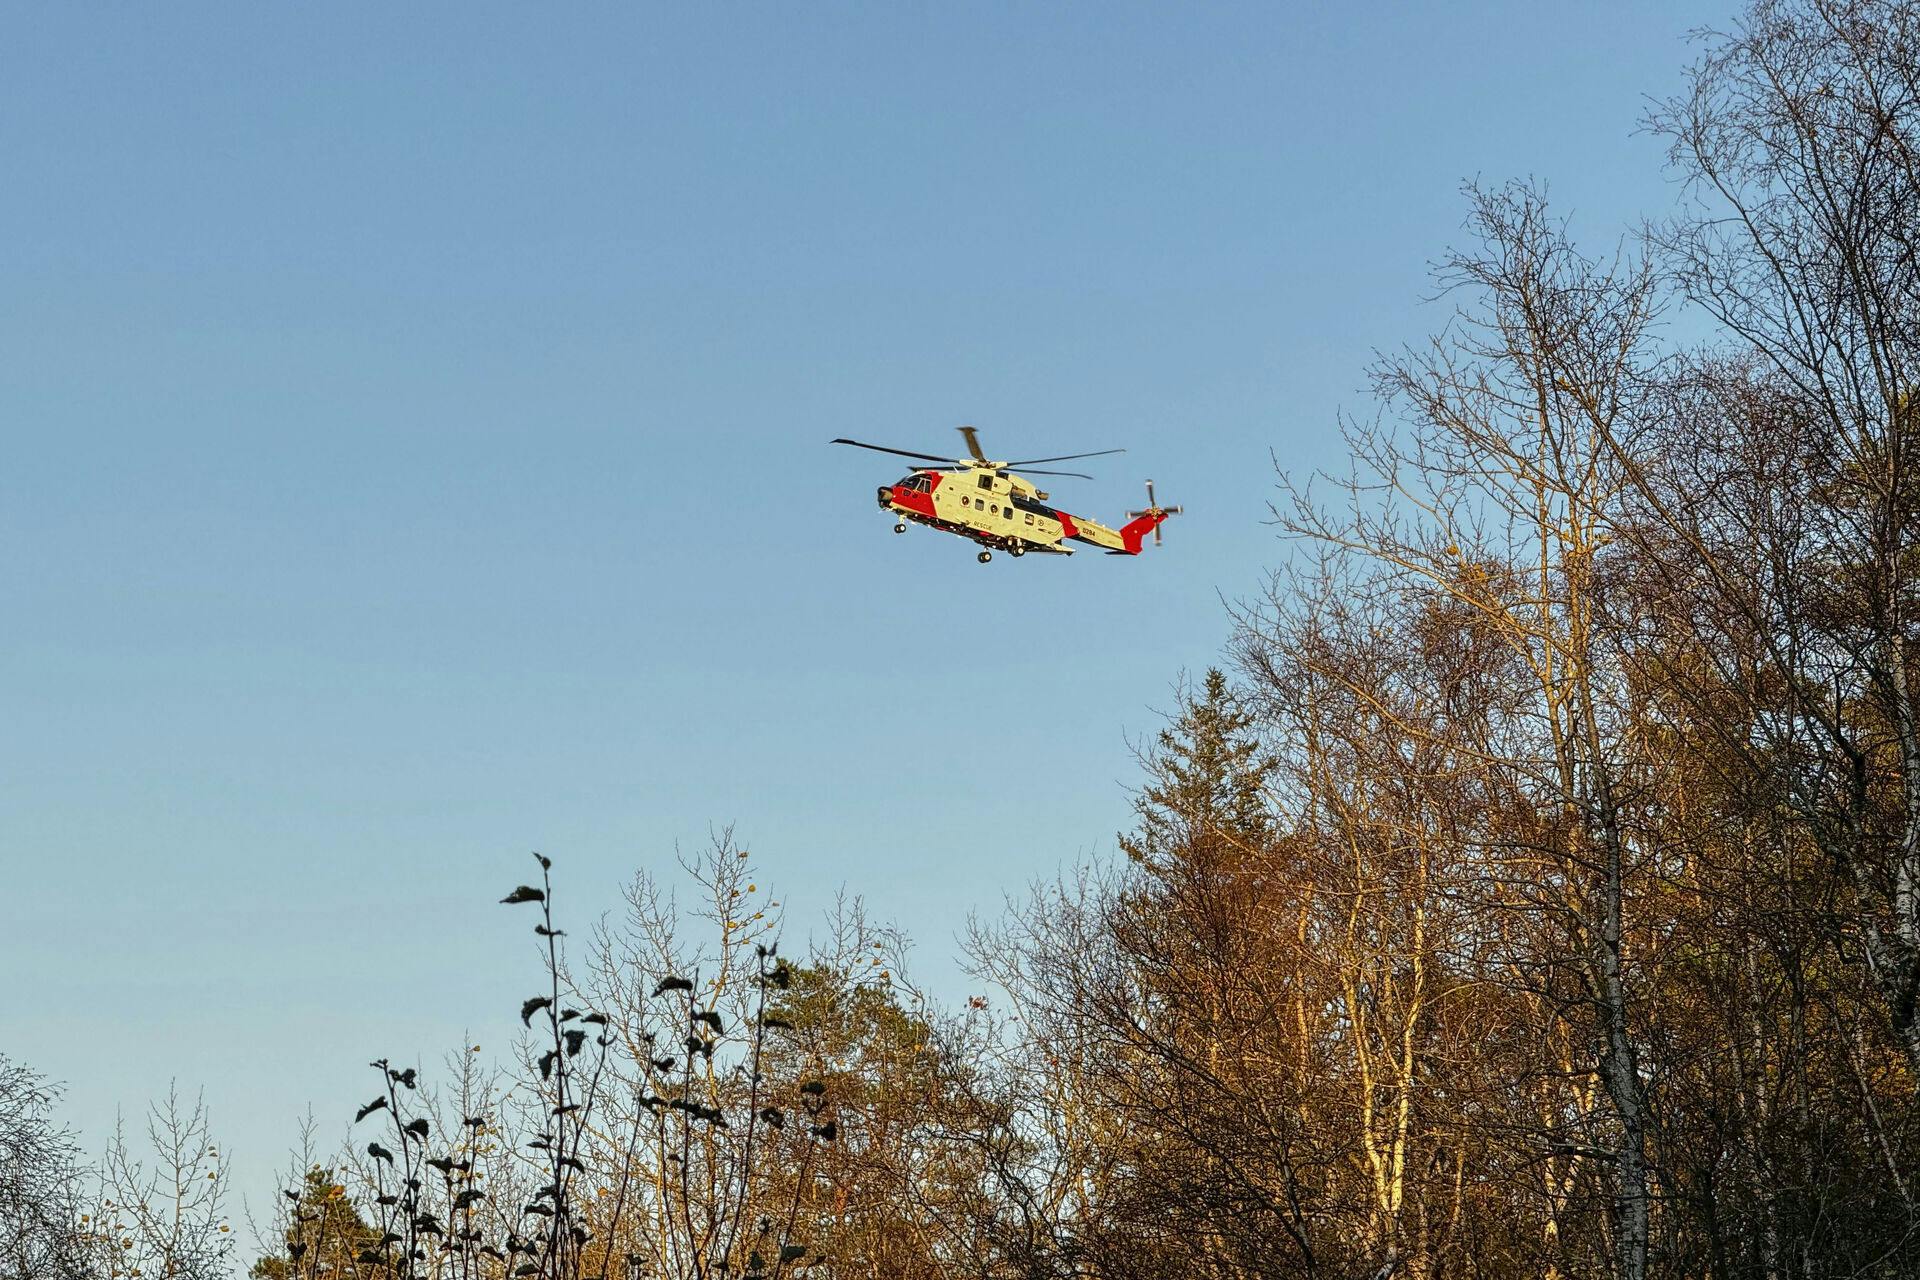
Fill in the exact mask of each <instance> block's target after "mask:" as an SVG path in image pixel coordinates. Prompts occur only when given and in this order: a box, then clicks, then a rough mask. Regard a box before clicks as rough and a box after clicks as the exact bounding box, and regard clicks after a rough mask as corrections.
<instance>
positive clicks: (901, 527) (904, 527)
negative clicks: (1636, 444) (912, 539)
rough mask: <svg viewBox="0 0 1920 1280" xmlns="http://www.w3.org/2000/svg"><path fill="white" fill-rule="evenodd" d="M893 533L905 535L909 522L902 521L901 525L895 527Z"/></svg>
mask: <svg viewBox="0 0 1920 1280" xmlns="http://www.w3.org/2000/svg"><path fill="white" fill-rule="evenodd" d="M893 531H894V532H895V533H905V532H906V531H907V522H906V521H904V520H902V521H901V522H900V523H899V524H896V525H895V526H893Z"/></svg>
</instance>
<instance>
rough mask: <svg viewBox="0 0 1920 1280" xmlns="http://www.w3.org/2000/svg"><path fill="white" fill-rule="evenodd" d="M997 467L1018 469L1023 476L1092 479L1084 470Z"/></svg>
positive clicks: (1002, 469)
mask: <svg viewBox="0 0 1920 1280" xmlns="http://www.w3.org/2000/svg"><path fill="white" fill-rule="evenodd" d="M998 469H999V470H1001V471H1018V472H1019V473H1020V474H1021V475H1023V476H1072V477H1073V478H1074V479H1076V480H1091V479H1093V477H1092V476H1090V475H1088V474H1087V473H1086V472H1084V471H1035V470H1034V469H1033V468H1031V467H1014V466H1006V467H1000V468H998Z"/></svg>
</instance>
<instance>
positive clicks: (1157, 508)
mask: <svg viewBox="0 0 1920 1280" xmlns="http://www.w3.org/2000/svg"><path fill="white" fill-rule="evenodd" d="M1184 510H1186V508H1184V507H1163V506H1161V505H1160V502H1159V500H1158V499H1157V498H1155V497H1154V496H1153V481H1151V480H1149V481H1147V505H1146V508H1145V509H1144V510H1141V511H1129V512H1127V517H1128V518H1129V519H1131V520H1133V521H1135V522H1136V523H1138V522H1144V521H1146V520H1149V519H1151V520H1152V521H1153V524H1152V526H1151V527H1152V529H1153V545H1154V546H1156V547H1157V546H1159V545H1160V526H1161V525H1162V524H1164V523H1166V519H1167V517H1168V516H1177V515H1179V514H1180V513H1181V512H1182V511H1184ZM1128 527H1129V528H1131V527H1132V526H1128ZM1122 532H1125V530H1122ZM1141 532H1142V533H1145V532H1146V530H1145V528H1144V527H1143V528H1142V530H1141Z"/></svg>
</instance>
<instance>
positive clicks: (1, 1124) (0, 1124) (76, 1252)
mask: <svg viewBox="0 0 1920 1280" xmlns="http://www.w3.org/2000/svg"><path fill="white" fill-rule="evenodd" d="M59 1096H60V1094H59V1090H58V1088H56V1087H55V1086H53V1085H51V1084H49V1083H48V1082H47V1080H46V1078H45V1077H44V1076H41V1075H39V1074H37V1073H36V1072H34V1071H33V1070H31V1069H30V1068H28V1067H26V1066H23V1065H21V1064H20V1063H17V1062H13V1061H11V1060H10V1059H8V1058H6V1057H4V1056H0V1277H4V1280H94V1278H95V1277H96V1276H98V1275H99V1274H100V1271H99V1269H98V1268H97V1266H96V1262H97V1261H98V1259H99V1257H100V1256H101V1251H100V1248H99V1242H98V1240H97V1239H96V1236H97V1232H96V1231H95V1229H94V1227H93V1225H92V1221H91V1210H92V1208H93V1205H92V1203H91V1201H90V1199H89V1191H90V1186H89V1183H90V1181H91V1179H90V1176H89V1171H88V1170H87V1168H86V1166H85V1165H84V1164H83V1162H82V1161H81V1159H80V1150H79V1146H78V1144H77V1143H76V1142H75V1141H74V1137H73V1134H72V1132H71V1131H70V1130H68V1129H65V1128H63V1127H61V1126H60V1125H58V1124H57V1123H56V1122H55V1121H54V1119H53V1115H52V1111H53V1105H54V1103H55V1102H56V1101H57V1100H58V1099H59Z"/></svg>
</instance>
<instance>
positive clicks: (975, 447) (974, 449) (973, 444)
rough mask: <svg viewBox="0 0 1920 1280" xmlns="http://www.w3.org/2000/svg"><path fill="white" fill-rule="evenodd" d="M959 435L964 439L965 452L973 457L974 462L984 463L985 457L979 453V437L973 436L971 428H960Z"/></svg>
mask: <svg viewBox="0 0 1920 1280" xmlns="http://www.w3.org/2000/svg"><path fill="white" fill-rule="evenodd" d="M960 434H961V435H962V436H964V437H965V438H966V441H967V452H969V453H971V454H972V455H973V460H974V461H975V462H985V461H986V460H987V455H986V454H984V453H982V452H980V437H979V436H978V435H976V434H974V430H973V428H972V427H961V428H960Z"/></svg>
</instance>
